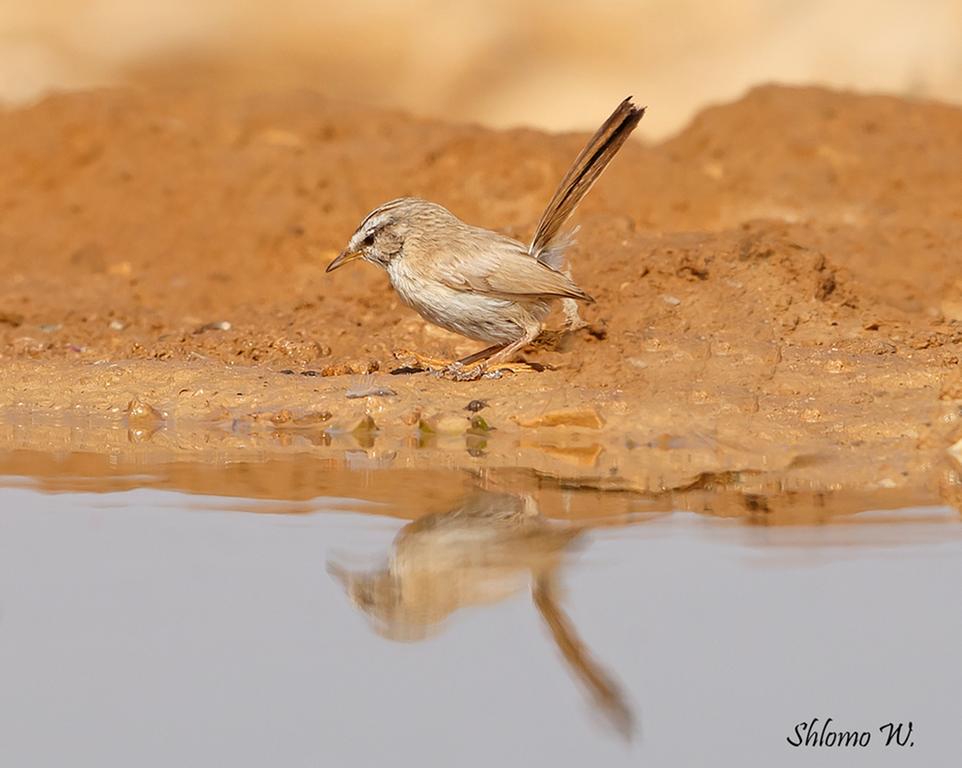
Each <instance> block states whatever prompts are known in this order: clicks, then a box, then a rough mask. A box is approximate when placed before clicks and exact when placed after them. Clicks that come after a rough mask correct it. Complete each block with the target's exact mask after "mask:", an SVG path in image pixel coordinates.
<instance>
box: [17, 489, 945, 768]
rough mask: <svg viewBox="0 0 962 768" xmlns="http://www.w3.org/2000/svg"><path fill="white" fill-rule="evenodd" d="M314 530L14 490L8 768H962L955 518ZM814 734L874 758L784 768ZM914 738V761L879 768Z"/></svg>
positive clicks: (140, 499) (461, 504) (502, 506)
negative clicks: (862, 737)
mask: <svg viewBox="0 0 962 768" xmlns="http://www.w3.org/2000/svg"><path fill="white" fill-rule="evenodd" d="M310 508H311V509H312V510H313V511H312V512H310V513H308V514H290V515H285V514H258V513H257V512H258V511H264V512H270V511H276V510H273V509H272V508H271V507H270V505H269V504H262V503H260V502H256V501H254V500H243V499H240V500H239V499H236V498H231V499H229V498H219V497H211V496H206V497H197V496H191V495H188V494H183V493H178V492H170V491H161V490H155V489H139V490H131V491H123V492H109V493H83V492H71V493H58V494H49V493H41V492H39V491H38V490H36V489H35V488H33V487H32V486H31V484H30V482H29V481H22V482H16V483H13V484H12V486H11V487H6V488H2V489H0V681H2V683H0V752H2V759H0V764H2V765H4V766H72V767H76V766H98V767H100V766H141V767H147V766H213V765H229V766H234V767H235V768H239V767H241V766H265V765H283V766H383V765H394V766H408V765H410V766H421V765H424V766H454V765H457V766H495V765H510V766H513V765H553V766H569V765H570V766H583V765H588V764H597V765H604V766H621V765H626V766H627V765H631V766H636V765H637V766H679V765H687V766H702V765H731V766H772V765H779V766H793V765H799V766H816V765H818V766H822V765H839V766H860V765H866V766H868V765H872V766H878V765H883V766H884V765H907V766H908V765H911V766H922V765H924V766H933V767H937V766H946V767H948V766H958V765H962V663H960V652H962V611H960V610H959V588H960V587H959V585H960V584H962V525H960V524H959V522H958V520H959V518H958V513H957V512H955V511H953V510H950V509H948V508H930V509H925V510H902V511H900V512H899V513H898V517H899V521H898V522H892V516H891V513H875V514H873V513H871V512H869V513H865V514H863V515H858V516H855V518H852V520H851V521H850V522H849V524H843V525H825V526H798V527H775V528H773V527H758V526H749V525H746V524H744V523H743V522H739V521H735V520H718V519H714V518H708V517H703V516H698V515H694V514H687V513H675V514H660V515H654V514H645V513H643V511H639V514H638V515H637V516H636V517H633V518H629V519H627V520H624V519H623V520H622V521H621V522H627V523H629V524H624V525H618V526H611V527H596V526H593V527H591V528H589V529H586V530H581V529H580V528H575V527H572V526H571V525H569V524H566V523H563V522H558V521H556V520H554V521H553V520H546V519H544V518H542V517H541V516H540V515H539V512H538V500H537V498H536V497H535V496H530V495H511V494H498V493H494V494H492V493H487V492H483V491H482V492H478V491H471V490H468V491H467V492H466V493H465V495H464V497H463V498H462V499H461V500H459V501H458V502H457V503H456V504H454V505H452V506H451V508H450V509H449V510H448V511H446V512H440V513H435V514H434V515H432V516H430V517H429V518H427V519H422V520H420V521H415V522H407V521H404V520H398V519H397V518H396V517H393V516H391V515H390V512H391V510H390V509H389V508H388V507H386V506H385V505H384V504H381V503H375V502H373V501H370V500H368V501H365V500H363V499H345V498H323V499H316V500H314V502H313V503H312V504H311V507H310ZM914 518H918V520H917V521H914ZM856 521H860V522H856ZM815 717H818V718H821V719H822V720H824V719H825V718H826V717H833V718H834V723H833V726H832V728H833V729H834V728H836V727H837V728H838V729H845V730H858V731H862V730H868V731H871V733H872V741H871V744H870V745H869V746H868V747H866V748H864V749H852V748H848V749H838V748H835V749H829V748H821V749H819V748H815V747H808V748H805V747H798V748H795V747H792V746H790V745H789V744H788V743H787V741H786V739H788V738H789V737H792V736H793V735H794V733H795V725H796V724H797V723H800V722H802V721H810V720H811V719H812V718H815ZM893 721H894V722H896V723H898V722H899V721H903V722H905V723H908V722H909V721H912V723H913V728H914V730H913V734H912V741H913V742H914V746H912V747H908V746H906V747H896V746H892V747H888V748H885V747H883V746H882V743H883V741H884V738H883V736H882V734H880V733H879V731H878V729H879V727H880V726H881V725H883V724H885V723H889V722H893Z"/></svg>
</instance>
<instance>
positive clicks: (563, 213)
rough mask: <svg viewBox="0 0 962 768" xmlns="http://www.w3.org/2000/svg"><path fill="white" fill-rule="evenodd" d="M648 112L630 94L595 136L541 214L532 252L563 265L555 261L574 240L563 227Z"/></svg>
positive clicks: (532, 244)
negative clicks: (636, 104) (562, 229)
mask: <svg viewBox="0 0 962 768" xmlns="http://www.w3.org/2000/svg"><path fill="white" fill-rule="evenodd" d="M644 114H645V107H636V106H635V105H634V104H632V102H631V97H630V96H629V97H628V98H627V99H625V100H624V101H623V102H621V104H619V105H618V108H617V109H615V111H614V112H612V113H611V117H609V118H608V119H607V120H605V122H604V125H602V126H601V127H600V128H599V129H598V131H597V133H595V135H594V136H592V137H591V140H590V141H589V142H588V144H587V145H586V146H585V148H584V149H583V150H581V153H580V154H579V155H578V157H577V158H575V161H574V163H572V165H571V167H570V168H569V169H568V172H567V173H566V174H565V175H564V178H563V179H562V180H561V183H560V184H559V185H558V189H557V190H556V191H555V193H554V196H553V197H552V198H551V202H549V203H548V206H547V207H546V208H545V209H544V213H543V214H541V221H539V222H538V229H537V230H536V231H535V234H534V239H533V240H532V241H531V248H530V253H531V255H532V256H534V257H535V258H537V259H538V260H540V261H542V262H543V263H545V264H547V265H548V266H551V267H554V268H555V269H557V268H558V267H559V266H560V264H554V263H552V262H555V261H560V257H561V254H562V253H563V251H564V248H565V246H567V245H568V244H569V242H570V236H566V235H565V234H564V233H562V232H561V228H562V227H563V226H564V224H565V222H566V221H567V220H568V219H569V218H570V216H571V214H572V213H574V211H575V208H577V207H578V203H580V202H581V201H582V199H583V198H584V196H585V195H587V194H588V192H589V190H590V189H591V187H592V186H594V183H595V182H596V181H598V177H599V176H601V174H602V172H603V171H604V170H605V168H607V167H608V163H610V162H611V159H612V158H613V157H614V156H615V155H616V154H617V153H618V150H619V149H621V145H622V144H624V143H625V140H626V139H627V138H628V137H629V136H630V135H631V132H632V131H633V130H634V129H635V126H636V125H638V121H639V120H641V118H642V117H643V116H644Z"/></svg>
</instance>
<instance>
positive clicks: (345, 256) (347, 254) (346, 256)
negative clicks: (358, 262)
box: [324, 250, 361, 272]
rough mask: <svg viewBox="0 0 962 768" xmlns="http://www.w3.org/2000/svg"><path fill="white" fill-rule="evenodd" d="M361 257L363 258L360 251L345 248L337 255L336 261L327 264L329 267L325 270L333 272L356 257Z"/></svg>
mask: <svg viewBox="0 0 962 768" xmlns="http://www.w3.org/2000/svg"><path fill="white" fill-rule="evenodd" d="M359 258H361V252H360V251H348V250H343V251H341V252H340V253H339V254H338V255H337V258H336V259H334V261H332V262H331V263H330V264H328V265H327V269H325V270H324V271H325V272H333V271H334V270H335V269H337V268H338V267H343V266H344V265H345V264H347V263H348V262H349V261H354V260H355V259H359Z"/></svg>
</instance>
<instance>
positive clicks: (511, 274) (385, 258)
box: [326, 96, 646, 380]
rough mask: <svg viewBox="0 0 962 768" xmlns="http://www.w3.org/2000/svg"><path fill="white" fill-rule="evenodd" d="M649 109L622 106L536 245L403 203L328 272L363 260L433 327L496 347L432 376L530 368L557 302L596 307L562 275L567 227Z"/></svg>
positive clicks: (432, 206)
mask: <svg viewBox="0 0 962 768" xmlns="http://www.w3.org/2000/svg"><path fill="white" fill-rule="evenodd" d="M645 109H646V108H645V107H637V106H635V104H634V103H633V102H632V98H631V97H630V96H629V97H628V98H626V99H624V100H623V101H622V102H621V103H620V104H619V105H618V106H617V108H616V109H615V110H614V112H612V113H611V115H610V116H609V117H608V119H607V120H605V122H604V123H603V124H602V125H601V127H600V128H599V129H598V130H597V131H596V132H595V134H594V135H593V136H592V137H591V138H590V139H589V141H588V143H587V144H586V145H585V147H584V149H582V150H581V152H580V153H579V154H578V156H577V157H576V158H575V160H574V162H573V163H572V165H571V167H570V168H569V169H568V171H567V173H565V175H564V176H563V177H562V179H561V182H560V183H559V185H558V188H557V190H556V191H555V193H554V195H553V196H552V197H551V200H550V201H549V202H548V205H547V206H546V207H545V209H544V212H543V213H542V214H541V218H540V220H539V221H538V224H537V227H536V228H535V234H534V237H533V238H532V239H531V242H530V243H528V244H524V243H522V242H520V241H518V240H515V239H514V238H511V237H507V236H506V235H503V234H500V233H498V232H494V231H492V230H489V229H484V228H482V227H476V226H472V225H470V224H467V223H465V222H464V221H462V220H461V219H459V218H458V217H457V216H455V215H454V214H453V213H451V212H450V211H449V210H448V209H447V208H445V207H444V206H442V205H439V204H438V203H434V202H430V201H428V200H423V199H421V198H417V197H401V198H397V199H395V200H391V201H389V202H387V203H384V204H383V205H380V206H378V207H377V208H375V209H374V210H372V211H371V212H370V213H368V214H367V216H365V217H364V219H363V220H362V221H361V223H360V224H359V225H358V227H357V229H356V230H355V232H354V234H353V235H352V236H351V238H350V240H349V241H348V244H347V247H346V248H345V249H344V250H343V251H341V253H340V254H338V256H337V257H336V258H335V259H334V260H333V261H331V263H330V264H329V265H328V266H327V270H326V271H327V272H333V271H334V270H336V269H339V268H340V267H342V266H344V265H345V264H348V263H350V262H352V261H355V260H363V261H366V262H369V263H371V264H374V265H376V266H378V267H380V268H382V269H383V270H385V271H386V272H387V275H388V279H389V280H390V282H391V285H392V286H393V288H394V290H395V291H396V292H397V294H398V296H399V297H400V298H401V300H402V301H403V302H404V303H405V304H407V305H408V306H410V307H411V308H413V309H414V310H416V311H417V312H418V313H419V314H420V315H421V316H422V317H423V318H424V319H426V320H428V321H429V322H432V323H434V324H435V325H439V326H440V327H442V328H444V329H446V330H448V331H453V332H454V333H457V334H460V335H462V336H467V337H468V338H470V339H474V340H477V341H482V342H485V343H487V344H488V345H489V346H488V347H486V348H484V349H483V350H481V351H480V352H476V353H474V354H472V355H468V356H467V357H465V358H462V359H460V360H456V361H454V362H453V363H449V364H447V365H444V366H443V367H442V368H440V369H438V368H432V366H433V365H435V364H436V363H435V361H428V362H429V364H428V365H427V366H426V367H427V369H429V370H438V372H440V373H446V374H448V375H449V376H450V377H451V378H456V379H467V380H472V379H476V378H480V377H481V376H482V375H485V374H486V373H487V374H489V375H495V376H496V375H500V372H501V371H502V370H518V369H519V368H524V366H520V367H514V368H513V367H512V366H511V361H513V360H514V358H515V356H516V355H517V354H518V352H519V351H520V350H521V349H523V348H524V347H525V346H526V345H527V344H529V343H531V342H532V341H534V340H535V338H537V336H538V335H539V334H540V333H541V330H542V329H543V326H544V321H545V319H546V318H547V316H548V314H549V312H550V311H551V306H552V303H553V302H555V301H559V300H560V301H562V302H565V303H566V313H567V309H568V307H569V306H571V305H573V304H574V306H575V307H576V304H575V303H576V302H585V303H592V302H593V301H594V299H593V298H592V297H591V296H590V295H589V294H588V293H587V292H586V291H584V290H583V289H582V288H580V287H579V286H578V285H577V284H576V283H575V282H574V281H573V280H572V279H571V277H570V276H569V274H568V273H566V272H565V271H563V269H562V268H563V266H564V263H565V258H564V257H565V251H566V250H567V248H568V247H569V246H570V245H571V243H572V239H573V238H572V235H571V233H570V232H568V231H566V229H565V226H564V225H565V224H566V223H567V221H568V219H569V218H570V217H571V215H572V214H573V213H574V211H575V209H576V208H577V206H578V204H579V203H580V202H581V201H582V200H583V199H584V197H585V195H587V194H588V192H589V191H590V190H591V188H592V186H594V184H595V182H596V181H597V180H598V178H599V177H600V176H601V174H602V172H603V171H604V170H605V168H607V166H608V164H609V163H610V162H611V160H612V159H613V158H614V156H615V155H616V154H617V152H618V150H619V149H621V147H622V145H623V144H624V143H625V141H626V140H627V139H628V137H629V136H630V135H631V132H632V131H633V130H634V129H635V127H636V126H637V125H638V122H639V121H640V120H641V118H642V117H643V116H644V114H645ZM575 314H576V312H575ZM569 316H570V315H569ZM415 357H416V359H418V360H419V361H427V358H421V357H420V356H417V355H416V356H415Z"/></svg>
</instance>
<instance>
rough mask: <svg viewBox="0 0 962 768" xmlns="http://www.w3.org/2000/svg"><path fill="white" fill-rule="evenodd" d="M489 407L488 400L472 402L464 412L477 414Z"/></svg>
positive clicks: (465, 407)
mask: <svg viewBox="0 0 962 768" xmlns="http://www.w3.org/2000/svg"><path fill="white" fill-rule="evenodd" d="M487 405H488V401H487V400H472V401H471V402H470V403H468V404H467V405H466V406H464V410H466V411H471V413H477V412H478V411H480V410H481V409H483V408H486V407H487Z"/></svg>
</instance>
